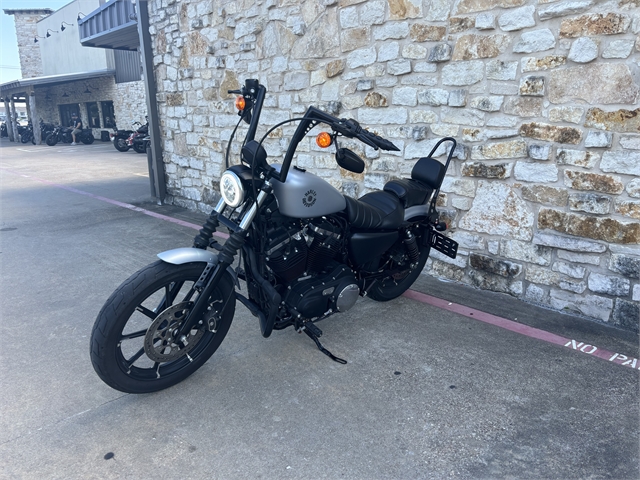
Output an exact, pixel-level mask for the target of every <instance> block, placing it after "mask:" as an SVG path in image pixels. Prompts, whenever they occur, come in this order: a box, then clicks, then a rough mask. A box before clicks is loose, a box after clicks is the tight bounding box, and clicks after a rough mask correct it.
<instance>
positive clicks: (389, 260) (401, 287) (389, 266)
mask: <svg viewBox="0 0 640 480" xmlns="http://www.w3.org/2000/svg"><path fill="white" fill-rule="evenodd" d="M416 240H417V243H418V245H419V248H420V256H419V257H418V260H417V262H411V260H410V258H409V253H408V251H407V247H406V246H405V244H404V242H402V240H400V241H398V242H397V243H396V245H394V246H393V247H392V248H391V250H390V251H389V252H388V253H387V254H385V257H384V259H383V264H384V269H385V276H384V277H383V278H381V279H379V280H378V281H377V282H376V283H375V285H374V286H373V287H372V288H371V290H370V291H369V294H368V296H369V297H371V298H373V299H374V300H376V301H378V302H388V301H389V300H393V299H394V298H397V297H399V296H400V295H402V294H403V293H404V292H406V291H407V290H408V289H409V287H411V285H413V282H415V281H416V279H417V278H418V277H419V276H420V273H421V272H422V269H423V268H424V266H425V264H426V263H427V259H428V258H429V250H430V248H429V247H428V246H424V245H420V239H419V238H416Z"/></svg>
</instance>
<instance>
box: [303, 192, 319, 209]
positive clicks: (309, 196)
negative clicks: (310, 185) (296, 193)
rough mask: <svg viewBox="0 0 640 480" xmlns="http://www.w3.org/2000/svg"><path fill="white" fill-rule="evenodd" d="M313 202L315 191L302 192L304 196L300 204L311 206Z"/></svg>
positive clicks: (314, 201)
mask: <svg viewBox="0 0 640 480" xmlns="http://www.w3.org/2000/svg"><path fill="white" fill-rule="evenodd" d="M315 203H316V191H315V190H307V192H306V193H305V194H304V197H302V204H303V205H304V206H305V207H313V205H314V204H315Z"/></svg>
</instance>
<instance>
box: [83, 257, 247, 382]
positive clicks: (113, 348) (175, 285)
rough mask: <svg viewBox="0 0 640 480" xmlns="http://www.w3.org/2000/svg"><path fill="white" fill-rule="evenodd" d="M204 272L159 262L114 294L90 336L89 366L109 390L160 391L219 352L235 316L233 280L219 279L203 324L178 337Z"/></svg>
mask: <svg viewBox="0 0 640 480" xmlns="http://www.w3.org/2000/svg"><path fill="white" fill-rule="evenodd" d="M203 268H204V264H203V263H187V264H184V265H172V264H169V263H165V262H162V261H158V262H155V263H152V264H151V265H149V266H147V267H145V268H143V269H141V270H139V271H138V272H136V273H135V274H133V275H132V276H131V277H130V278H129V279H128V280H126V281H125V282H124V283H123V284H122V285H121V286H120V287H118V289H117V290H116V291H115V292H114V293H113V294H112V295H111V297H110V298H109V300H107V302H106V303H105V305H104V306H103V307H102V310H101V311H100V313H99V314H98V318H97V319H96V323H95V324H94V327H93V331H92V333H91V362H92V363H93V368H94V369H95V371H96V373H97V374H98V376H99V377H100V378H101V379H102V380H103V381H104V382H105V383H106V384H107V385H109V386H111V387H113V388H115V389H116V390H120V391H122V392H127V393H149V392H155V391H158V390H162V389H165V388H168V387H171V386H173V385H175V384H177V383H179V382H181V381H182V380H184V379H185V378H187V377H188V376H189V375H191V374H192V373H194V372H195V371H196V370H197V369H198V368H200V367H201V366H202V365H203V364H204V363H205V362H206V361H207V360H208V359H209V357H211V355H213V353H214V352H215V351H216V350H217V349H218V347H219V346H220V344H221V343H222V340H224V337H225V336H226V334H227V332H228V331H229V327H230V326H231V322H232V320H233V315H234V312H235V304H236V297H235V293H234V291H233V280H232V278H231V276H230V275H225V276H223V277H222V279H221V280H220V283H219V284H218V285H217V287H216V288H215V290H214V292H213V293H212V295H211V297H210V298H209V306H210V307H211V309H210V310H208V311H207V312H206V313H205V315H204V316H203V318H202V319H200V321H199V323H197V324H196V326H195V327H194V328H193V329H192V330H191V331H190V332H189V333H188V334H187V335H186V336H185V337H182V338H177V337H176V334H177V332H178V331H179V330H180V327H181V325H182V322H184V320H185V319H186V317H187V314H188V313H189V310H190V309H191V307H192V306H193V304H194V302H195V300H196V298H197V295H198V293H197V291H196V289H195V288H194V285H195V283H196V281H197V280H198V278H199V276H200V274H201V273H202V270H203Z"/></svg>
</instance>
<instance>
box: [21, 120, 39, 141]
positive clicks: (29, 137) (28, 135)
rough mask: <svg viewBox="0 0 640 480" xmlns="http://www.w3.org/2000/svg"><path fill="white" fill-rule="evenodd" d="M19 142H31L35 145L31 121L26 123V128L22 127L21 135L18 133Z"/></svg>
mask: <svg viewBox="0 0 640 480" xmlns="http://www.w3.org/2000/svg"><path fill="white" fill-rule="evenodd" d="M20 142H21V143H29V142H31V143H33V144H34V145H35V144H36V138H35V136H34V135H33V124H32V123H31V120H29V121H28V122H27V126H26V127H24V129H23V130H22V133H20Z"/></svg>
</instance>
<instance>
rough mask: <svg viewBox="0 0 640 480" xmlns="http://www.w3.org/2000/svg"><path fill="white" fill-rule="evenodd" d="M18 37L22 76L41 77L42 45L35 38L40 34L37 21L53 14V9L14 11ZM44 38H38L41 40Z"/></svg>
mask: <svg viewBox="0 0 640 480" xmlns="http://www.w3.org/2000/svg"><path fill="white" fill-rule="evenodd" d="M11 14H12V15H13V17H14V22H15V25H16V36H17V39H18V45H19V46H20V48H19V49H18V55H19V57H20V70H21V71H22V78H32V77H39V76H41V75H42V74H43V73H42V57H41V56H40V46H39V45H38V44H37V43H34V41H33V39H34V38H35V37H36V35H38V29H37V23H38V22H39V21H40V20H42V19H43V18H46V17H47V16H49V15H50V14H51V10H49V9H46V10H21V11H18V10H16V11H12V13H11ZM42 40H44V39H38V41H39V42H41V41H42Z"/></svg>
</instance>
